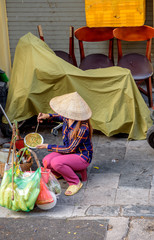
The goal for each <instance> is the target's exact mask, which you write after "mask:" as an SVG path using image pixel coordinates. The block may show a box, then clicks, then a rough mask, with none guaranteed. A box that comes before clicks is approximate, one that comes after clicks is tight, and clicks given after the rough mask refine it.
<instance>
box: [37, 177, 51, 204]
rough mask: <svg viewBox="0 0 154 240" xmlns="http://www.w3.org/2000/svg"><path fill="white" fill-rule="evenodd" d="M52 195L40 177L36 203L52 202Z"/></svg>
mask: <svg viewBox="0 0 154 240" xmlns="http://www.w3.org/2000/svg"><path fill="white" fill-rule="evenodd" d="M53 201H54V200H53V197H52V195H51V193H50V191H49V189H48V187H47V186H46V184H45V182H44V180H43V179H42V178H41V181H40V193H39V195H38V198H37V200H36V204H40V205H41V204H46V203H51V202H53Z"/></svg>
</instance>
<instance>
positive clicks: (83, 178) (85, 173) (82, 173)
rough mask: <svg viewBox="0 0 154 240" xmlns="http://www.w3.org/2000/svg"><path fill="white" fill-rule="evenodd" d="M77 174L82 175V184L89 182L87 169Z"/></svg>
mask: <svg viewBox="0 0 154 240" xmlns="http://www.w3.org/2000/svg"><path fill="white" fill-rule="evenodd" d="M76 173H79V174H80V175H81V180H82V182H85V181H87V169H84V170H81V171H76Z"/></svg>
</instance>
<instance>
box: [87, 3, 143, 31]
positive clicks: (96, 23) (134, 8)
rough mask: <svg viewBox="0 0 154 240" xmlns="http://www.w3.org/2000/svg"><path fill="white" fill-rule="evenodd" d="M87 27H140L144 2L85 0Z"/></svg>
mask: <svg viewBox="0 0 154 240" xmlns="http://www.w3.org/2000/svg"><path fill="white" fill-rule="evenodd" d="M85 12H86V22H87V26H88V27H124V26H125V27H126V26H127V27H128V26H142V25H144V22H145V0H85Z"/></svg>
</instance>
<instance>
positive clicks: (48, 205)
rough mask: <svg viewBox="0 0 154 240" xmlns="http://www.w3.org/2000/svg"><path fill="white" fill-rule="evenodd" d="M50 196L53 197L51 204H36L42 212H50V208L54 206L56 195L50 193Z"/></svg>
mask: <svg viewBox="0 0 154 240" xmlns="http://www.w3.org/2000/svg"><path fill="white" fill-rule="evenodd" d="M50 194H51V196H52V197H53V200H54V201H53V202H52V203H46V204H37V206H38V208H40V209H42V210H50V209H51V208H53V207H54V206H56V203H57V197H56V194H55V193H54V192H51V191H50Z"/></svg>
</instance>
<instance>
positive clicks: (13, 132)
mask: <svg viewBox="0 0 154 240" xmlns="http://www.w3.org/2000/svg"><path fill="white" fill-rule="evenodd" d="M15 136H16V127H15V124H13V129H12V140H11V142H13V152H12V200H14V154H15V152H16V146H15Z"/></svg>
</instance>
